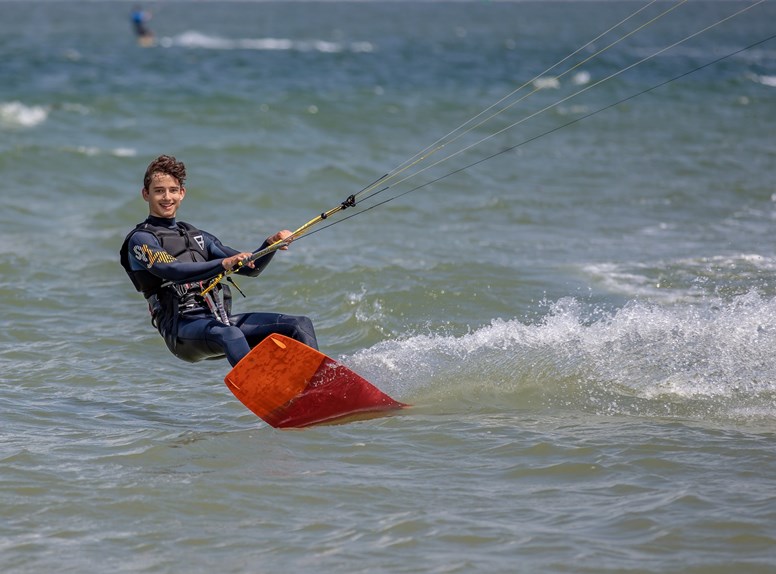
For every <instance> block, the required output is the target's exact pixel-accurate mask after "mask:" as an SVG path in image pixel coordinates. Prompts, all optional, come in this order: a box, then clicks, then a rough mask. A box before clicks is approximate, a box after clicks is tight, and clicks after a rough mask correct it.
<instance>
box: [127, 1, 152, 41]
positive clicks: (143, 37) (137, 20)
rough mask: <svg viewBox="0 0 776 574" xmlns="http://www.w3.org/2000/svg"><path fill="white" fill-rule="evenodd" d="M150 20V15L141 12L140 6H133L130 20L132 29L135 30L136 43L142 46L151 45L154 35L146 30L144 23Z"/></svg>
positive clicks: (143, 11) (144, 11)
mask: <svg viewBox="0 0 776 574" xmlns="http://www.w3.org/2000/svg"><path fill="white" fill-rule="evenodd" d="M150 19H151V13H150V12H147V11H146V10H143V8H141V7H140V6H135V7H134V8H133V9H132V14H131V20H132V27H133V28H134V30H135V35H136V36H137V41H138V43H139V44H141V45H143V46H148V45H150V44H153V41H154V33H153V32H151V30H149V29H148V26H147V25H146V23H147V22H148V21H149V20H150Z"/></svg>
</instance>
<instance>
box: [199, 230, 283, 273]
mask: <svg viewBox="0 0 776 574" xmlns="http://www.w3.org/2000/svg"><path fill="white" fill-rule="evenodd" d="M203 235H204V236H205V243H206V244H207V245H208V252H209V253H210V254H211V255H212V256H213V257H220V258H224V257H231V256H232V255H237V254H238V253H240V251H237V250H235V249H232V248H231V247H227V246H226V245H223V244H222V243H221V242H220V241H219V240H218V239H217V238H216V237H214V236H213V235H210V234H209V233H206V232H203ZM265 247H269V243H267V242H266V241H265V242H264V243H263V244H262V246H261V247H259V248H258V249H257V250H256V251H254V253H257V252H259V251H261V250H262V249H264V248H265ZM275 253H276V252H275V251H273V252H272V253H268V254H267V255H265V256H264V257H260V258H259V259H257V260H256V261H254V267H253V269H251V268H250V267H243V268H242V269H240V270H239V271H237V273H238V274H239V275H245V276H248V277H256V276H257V275H258V274H259V273H261V272H262V271H264V269H265V268H266V267H267V265H269V262H270V261H272V258H273V257H274V256H275Z"/></svg>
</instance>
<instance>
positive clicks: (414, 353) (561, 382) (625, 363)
mask: <svg viewBox="0 0 776 574" xmlns="http://www.w3.org/2000/svg"><path fill="white" fill-rule="evenodd" d="M548 306H549V309H548V313H547V315H546V316H545V317H544V318H543V319H542V320H540V321H539V322H538V323H536V324H526V323H523V322H521V321H519V320H516V319H513V320H502V319H494V320H493V321H491V323H490V324H489V325H487V326H484V327H481V328H479V329H477V330H474V331H472V332H471V333H469V334H466V335H463V336H450V335H445V334H426V335H413V336H408V337H406V338H403V339H396V340H390V341H384V342H382V343H379V344H377V345H375V346H373V347H371V348H369V349H365V350H363V351H360V352H358V353H356V354H355V355H353V356H352V357H348V358H346V359H344V362H345V363H346V364H348V365H350V366H351V367H352V368H354V370H356V371H357V372H360V373H361V374H362V375H364V376H366V377H367V378H368V379H370V380H372V382H374V383H375V384H376V385H377V386H379V387H380V388H382V389H383V390H385V391H386V392H389V393H390V394H394V395H396V396H399V397H401V398H402V400H409V401H410V402H414V403H416V404H421V405H427V406H428V405H430V407H429V408H432V409H434V408H442V409H443V410H445V411H447V412H449V411H450V410H451V409H464V408H465V409H467V410H469V409H472V408H476V409H485V410H493V409H497V410H498V409H502V410H503V409H520V408H537V407H539V408H543V407H546V408H562V409H569V408H570V409H573V410H582V411H586V412H593V413H596V414H599V415H638V416H660V417H664V416H678V417H688V418H703V419H705V418H708V417H719V418H723V419H730V418H741V417H744V418H768V419H771V418H773V417H775V416H776V400H775V399H776V358H775V357H774V354H773V349H774V348H776V299H773V298H770V299H769V298H765V297H762V296H761V295H759V294H757V293H755V292H751V293H747V294H746V295H742V296H738V297H735V298H733V299H730V300H721V299H717V300H714V301H707V302H706V303H705V304H702V305H685V306H680V307H661V306H657V305H654V304H648V303H640V302H633V303H631V304H628V305H626V306H625V307H624V308H622V309H619V310H617V311H613V312H603V311H601V310H598V309H590V308H588V307H587V306H585V305H584V304H583V303H582V302H580V301H579V300H577V299H573V298H567V299H561V300H559V301H557V302H554V303H548Z"/></svg>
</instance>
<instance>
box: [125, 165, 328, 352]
mask: <svg viewBox="0 0 776 574" xmlns="http://www.w3.org/2000/svg"><path fill="white" fill-rule="evenodd" d="M185 179H186V167H185V166H184V164H183V163H182V162H179V161H177V160H176V159H175V158H174V157H172V156H168V155H162V156H159V157H158V158H157V159H155V160H154V161H152V162H151V163H150V164H149V166H148V169H146V172H145V177H144V179H143V188H142V190H141V193H142V196H143V199H144V200H145V201H146V202H148V210H149V215H148V218H147V219H146V220H145V221H144V222H142V223H140V224H138V225H137V226H136V227H135V228H134V229H133V230H132V231H131V232H130V233H129V234H128V235H127V237H126V239H125V240H124V244H123V245H122V246H121V251H120V255H121V265H122V266H123V267H124V270H125V271H126V272H127V274H128V275H129V278H130V279H131V280H132V283H133V285H134V286H135V288H136V289H137V290H138V291H140V292H142V293H143V295H144V296H145V298H146V300H147V302H148V308H149V310H150V312H151V322H152V324H153V325H154V326H155V327H156V328H157V329H158V330H159V332H160V334H161V335H162V336H163V337H164V340H165V342H166V344H167V346H168V348H169V349H170V350H171V351H172V352H173V353H174V354H175V355H176V356H177V357H179V358H181V359H183V360H185V361H190V362H196V361H200V360H202V359H211V358H221V357H223V356H224V355H225V356H226V358H227V360H228V361H229V363H230V364H231V365H232V366H234V365H236V364H237V362H238V361H239V360H240V359H242V358H243V357H244V356H245V355H246V354H248V352H249V351H250V350H251V349H252V348H253V347H254V346H256V345H258V344H259V343H260V342H261V341H262V340H263V339H264V338H265V337H267V336H268V335H270V334H272V333H280V334H282V335H286V336H288V337H291V338H293V339H297V340H298V341H301V342H302V343H304V344H306V345H308V346H310V347H313V348H315V349H317V348H318V343H317V340H316V337H315V330H314V328H313V324H312V321H311V320H310V319H309V318H307V317H303V316H294V315H283V314H280V313H243V314H239V315H232V314H231V292H230V289H229V287H228V286H226V285H222V284H221V283H219V284H217V285H216V287H215V288H213V289H212V290H210V291H208V292H206V293H204V295H203V291H204V290H205V289H206V288H207V286H208V285H209V279H211V278H213V277H215V276H217V275H218V274H219V273H220V272H223V271H224V270H229V269H232V268H234V267H238V266H240V265H241V262H244V261H246V260H247V259H248V258H249V257H250V256H251V255H252V254H251V253H248V252H240V251H237V250H236V249H232V248H231V247H227V246H225V245H222V244H221V242H220V241H219V240H218V239H217V238H216V237H215V236H213V235H211V234H210V233H207V232H206V231H201V230H199V229H197V228H195V227H193V226H192V225H189V224H188V223H184V222H182V221H177V220H176V215H177V212H178V208H179V207H180V204H181V202H182V201H183V198H184V197H185V195H186V188H185V187H184V182H185ZM279 241H288V242H290V241H291V232H290V231H288V230H282V231H278V232H277V233H275V234H274V235H271V236H269V237H268V238H267V239H266V240H265V241H264V243H263V244H262V246H261V247H260V248H259V249H264V248H265V247H267V246H269V245H272V244H275V243H277V242H279ZM281 249H288V245H284V246H283V247H281ZM274 254H275V252H272V253H270V254H268V255H265V256H263V257H261V258H259V259H257V260H256V261H255V262H247V263H245V264H244V265H242V267H241V268H239V270H238V271H237V272H236V273H237V274H238V275H241V276H246V275H247V276H250V277H255V276H257V275H258V274H259V273H261V272H262V271H263V270H264V268H265V267H266V266H267V265H268V264H269V262H270V260H271V259H272V258H273V256H274Z"/></svg>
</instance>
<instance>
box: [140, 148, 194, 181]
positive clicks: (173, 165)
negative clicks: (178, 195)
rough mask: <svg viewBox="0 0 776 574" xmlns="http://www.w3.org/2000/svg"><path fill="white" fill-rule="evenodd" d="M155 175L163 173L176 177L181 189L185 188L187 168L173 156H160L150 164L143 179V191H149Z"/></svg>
mask: <svg viewBox="0 0 776 574" xmlns="http://www.w3.org/2000/svg"><path fill="white" fill-rule="evenodd" d="M155 173H163V174H166V175H170V176H172V177H174V178H175V179H177V180H178V183H179V184H180V186H181V187H183V182H184V181H186V166H185V165H183V162H182V161H178V160H177V159H175V158H174V157H173V156H171V155H160V156H159V157H158V158H156V159H155V160H154V161H152V162H151V163H150V164H148V169H146V172H145V177H143V189H148V187H149V186H150V185H151V178H152V177H153V176H154V174H155Z"/></svg>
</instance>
